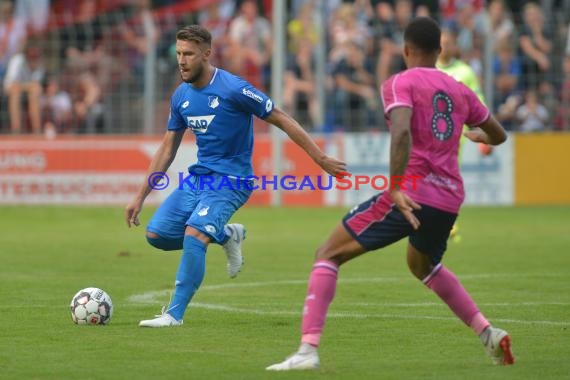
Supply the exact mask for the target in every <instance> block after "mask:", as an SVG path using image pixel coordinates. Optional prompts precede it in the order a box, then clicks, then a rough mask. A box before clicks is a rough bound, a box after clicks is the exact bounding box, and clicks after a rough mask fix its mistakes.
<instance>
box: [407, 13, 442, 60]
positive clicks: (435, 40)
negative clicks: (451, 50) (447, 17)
mask: <svg viewBox="0 0 570 380" xmlns="http://www.w3.org/2000/svg"><path fill="white" fill-rule="evenodd" d="M404 41H406V42H408V43H410V44H412V45H413V46H414V47H415V48H417V49H419V50H421V51H423V52H424V53H428V54H431V53H435V52H437V51H439V49H440V46H441V28H440V27H439V24H438V23H437V21H435V20H434V19H432V18H430V17H417V18H415V19H413V20H412V21H411V22H410V23H409V24H408V26H407V27H406V30H405V31H404Z"/></svg>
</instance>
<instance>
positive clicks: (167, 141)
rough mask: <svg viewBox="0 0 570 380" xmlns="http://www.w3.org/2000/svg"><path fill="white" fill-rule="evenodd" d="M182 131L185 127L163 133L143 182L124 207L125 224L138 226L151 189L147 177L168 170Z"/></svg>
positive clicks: (180, 139) (182, 134)
mask: <svg viewBox="0 0 570 380" xmlns="http://www.w3.org/2000/svg"><path fill="white" fill-rule="evenodd" d="M184 132H185V129H181V130H176V131H167V132H166V133H165V135H164V138H163V139H162V143H161V144H160V146H159V148H158V150H157V151H156V153H155V154H154V157H153V158H152V161H151V162H150V165H149V167H148V170H147V173H146V176H145V179H144V182H143V184H142V185H141V187H140V190H139V192H138V194H137V195H136V196H135V197H134V198H133V200H132V201H131V202H130V203H129V204H128V205H127V207H126V208H125V220H126V222H127V226H129V227H130V226H131V224H134V225H135V226H138V225H139V224H140V222H139V218H138V216H139V213H140V212H141V210H142V205H143V203H144V200H145V199H146V197H147V196H148V195H149V194H150V192H151V191H152V188H151V186H150V184H149V178H150V176H151V175H152V174H153V173H157V172H160V173H165V172H166V171H167V170H168V168H169V167H170V164H172V161H174V157H176V152H177V151H178V147H179V146H180V142H181V141H182V137H183V136H184Z"/></svg>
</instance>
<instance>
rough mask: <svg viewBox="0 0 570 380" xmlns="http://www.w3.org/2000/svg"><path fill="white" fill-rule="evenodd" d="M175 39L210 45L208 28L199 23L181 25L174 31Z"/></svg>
mask: <svg viewBox="0 0 570 380" xmlns="http://www.w3.org/2000/svg"><path fill="white" fill-rule="evenodd" d="M176 39H177V40H182V41H192V42H196V43H197V44H206V45H208V46H212V35H211V34H210V32H209V31H208V29H206V28H204V27H202V26H200V25H189V26H185V27H183V28H182V29H180V30H179V31H178V32H177V33H176Z"/></svg>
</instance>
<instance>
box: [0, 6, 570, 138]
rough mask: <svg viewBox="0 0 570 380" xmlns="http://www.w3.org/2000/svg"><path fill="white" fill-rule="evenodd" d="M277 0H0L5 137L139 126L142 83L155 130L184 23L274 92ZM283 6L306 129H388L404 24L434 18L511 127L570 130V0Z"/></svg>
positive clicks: (289, 81)
mask: <svg viewBox="0 0 570 380" xmlns="http://www.w3.org/2000/svg"><path fill="white" fill-rule="evenodd" d="M271 6H272V1H271V0H190V1H188V0H187V1H183V0H82V1H73V0H0V81H1V85H0V133H3V134H10V133H11V134H20V133H35V134H46V135H47V136H53V135H55V134H65V133H140V132H142V127H141V125H142V122H141V121H142V120H141V115H142V112H141V109H142V107H144V103H143V101H142V98H143V93H144V91H153V92H154V93H155V99H156V123H155V124H156V131H157V132H159V131H162V130H163V128H164V125H165V121H166V118H167V115H168V107H169V105H168V98H169V96H170V94H171V92H172V91H173V89H174V88H175V86H176V85H177V84H178V83H179V76H178V74H177V68H176V59H175V52H174V42H175V41H174V35H175V31H176V30H177V29H178V28H179V27H180V26H181V25H187V24H191V23H200V24H202V25H204V26H206V27H207V28H208V29H209V30H210V31H211V33H212V35H213V38H214V58H213V60H212V61H213V63H214V64H215V65H216V66H219V67H221V68H224V69H226V70H228V71H231V72H233V73H236V74H238V75H240V76H242V77H244V78H245V79H247V80H248V81H250V82H251V83H252V84H253V85H254V86H257V87H259V88H260V89H262V90H264V91H267V92H268V93H270V92H269V91H270V75H271V55H272V49H273V36H272V33H273V31H272V27H271ZM287 10H288V15H289V17H288V18H287V52H286V57H287V58H286V63H285V72H284V75H283V77H284V88H283V94H282V95H283V96H282V102H283V104H282V106H283V108H284V109H285V110H286V111H288V112H290V113H291V114H292V115H293V116H295V117H296V118H298V120H300V121H301V122H302V123H303V125H304V126H306V128H307V129H309V130H312V131H368V130H385V129H386V124H385V121H384V118H383V112H382V109H381V107H382V106H381V101H380V97H379V96H380V95H379V91H378V88H379V85H380V83H382V81H383V80H385V79H386V78H388V77H389V76H390V75H391V74H392V73H394V72H396V71H399V70H401V69H403V61H402V55H401V49H402V42H403V41H402V37H403V36H402V33H403V30H404V28H405V26H406V25H407V24H408V22H409V21H410V20H411V19H412V18H413V17H414V16H415V15H430V16H432V17H434V18H436V19H438V20H439V21H441V23H442V25H443V27H444V28H445V29H446V30H448V31H449V32H450V33H452V34H453V35H454V36H455V38H456V41H457V43H456V50H457V51H456V52H455V55H456V57H457V59H460V60H462V61H464V62H466V63H467V64H469V66H471V68H472V69H473V70H474V71H475V73H476V74H477V77H478V79H479V80H480V82H481V87H482V88H487V86H485V84H487V83H488V84H489V87H490V88H491V89H492V92H491V93H492V97H491V98H492V99H491V100H490V101H489V102H488V103H490V104H489V106H490V107H491V108H492V109H493V110H494V112H495V113H496V114H497V117H498V118H499V119H500V120H501V122H502V123H503V124H504V125H505V126H506V127H507V128H509V129H510V130H512V131H520V132H536V131H546V130H555V131H561V130H570V27H569V26H570V0H540V1H524V0H522V1H515V0H431V1H416V0H391V1H390V0H352V1H342V0H330V1H318V0H287ZM317 12H320V14H321V15H323V16H324V17H323V20H324V21H323V22H324V24H325V27H324V28H319V27H318V26H317V25H318V24H317V23H316V19H315V16H316V14H317ZM319 44H324V45H325V49H324V50H323V49H317V46H318V45H319ZM485 44H491V45H490V46H486V45H485ZM486 48H487V49H490V51H491V54H485V52H486ZM149 49H154V52H153V53H156V64H155V67H154V70H153V71H154V74H155V76H156V80H155V81H154V83H155V85H154V86H153V87H152V88H147V87H145V85H144V83H145V62H147V60H146V59H145V58H146V57H147V54H148V53H149ZM319 51H325V54H326V57H324V62H326V68H325V78H326V79H325V81H324V83H321V82H322V81H318V80H317V64H318V61H319V60H317V58H318V57H316V54H317V53H318V52H319ZM319 86H323V87H322V88H323V91H324V94H325V102H324V104H325V109H323V110H321V109H320V108H319V107H320V104H319V102H318V101H317V100H318V97H317V93H316V91H317V89H318V88H319ZM320 115H322V116H323V118H321V117H320ZM261 124H262V123H261ZM256 128H257V129H259V130H260V131H263V130H266V127H265V126H263V125H256Z"/></svg>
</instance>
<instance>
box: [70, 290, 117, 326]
mask: <svg viewBox="0 0 570 380" xmlns="http://www.w3.org/2000/svg"><path fill="white" fill-rule="evenodd" d="M69 306H70V308H71V319H72V320H73V322H75V323H76V324H78V325H106V324H107V323H109V321H111V317H112V316H113V301H111V297H109V295H108V294H107V293H106V292H105V291H104V290H102V289H99V288H85V289H81V290H80V291H78V292H77V293H76V294H75V295H74V296H73V298H72V299H71V304H70V305H69Z"/></svg>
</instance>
